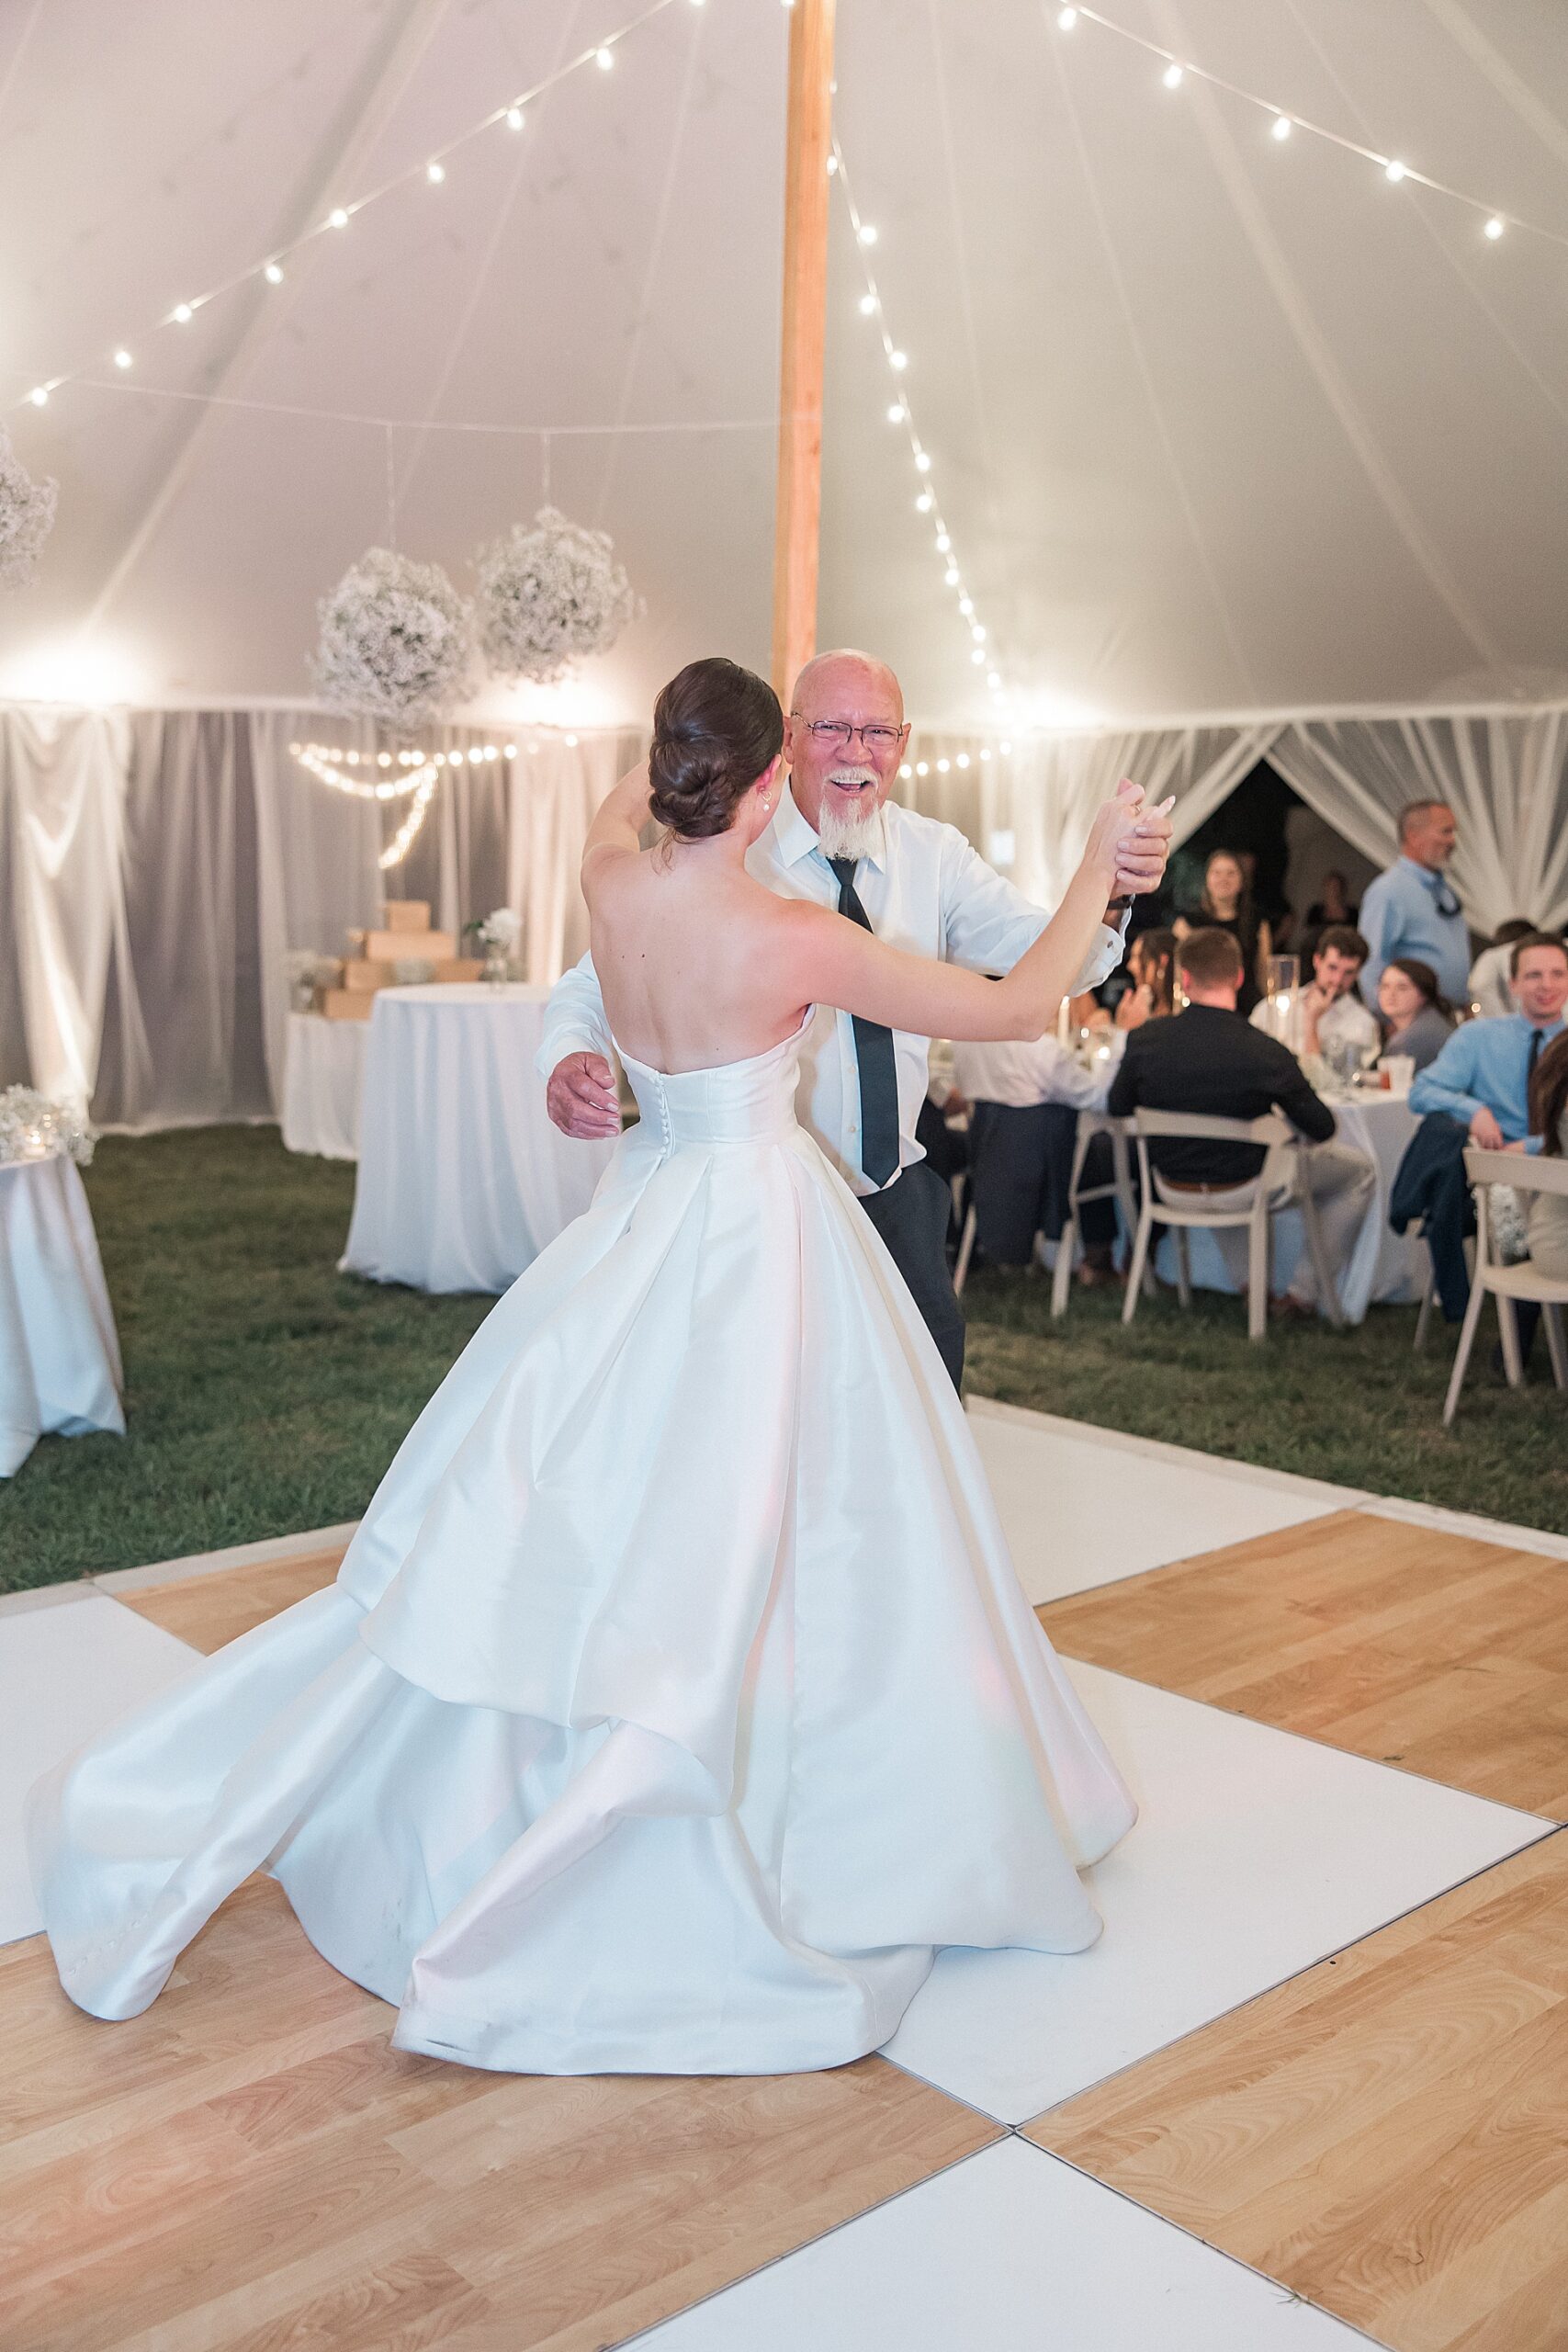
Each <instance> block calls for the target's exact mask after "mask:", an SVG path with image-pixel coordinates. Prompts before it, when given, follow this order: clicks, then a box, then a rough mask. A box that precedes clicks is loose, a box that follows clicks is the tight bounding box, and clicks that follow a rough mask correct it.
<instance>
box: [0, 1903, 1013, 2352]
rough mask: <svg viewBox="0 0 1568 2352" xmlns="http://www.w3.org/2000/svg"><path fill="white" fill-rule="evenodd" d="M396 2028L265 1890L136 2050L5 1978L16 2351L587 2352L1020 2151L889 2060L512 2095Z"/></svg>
mask: <svg viewBox="0 0 1568 2352" xmlns="http://www.w3.org/2000/svg"><path fill="white" fill-rule="evenodd" d="M391 2022H392V2011H391V2010H390V2009H389V2008H388V2007H386V2005H385V2004H384V2003H382V2002H380V2001H378V2000H376V1999H374V1998H373V1997H372V1996H370V1995H369V1994H367V1993H365V1992H362V1991H361V1990H360V1989H359V1988H358V1987H357V1986H356V1985H350V1984H348V1983H347V1982H346V1980H345V1979H344V1978H343V1977H341V1976H339V1975H337V1974H336V1973H335V1972H334V1971H333V1969H331V1968H329V1967H328V1966H327V1963H326V1962H324V1961H323V1960H321V1958H320V1956H319V1955H318V1954H317V1953H316V1952H315V1951H313V1950H312V1949H311V1947H310V1944H309V1943H308V1942H307V1941H306V1939H305V1937H304V1935H303V1934H302V1933H301V1931H300V1929H299V1927H298V1925H297V1924H296V1922H295V1920H294V1918H293V1915H292V1914H291V1913H290V1911H289V1910H288V1905H287V1903H286V1902H285V1900H284V1898H283V1895H282V1893H281V1891H280V1890H279V1889H278V1888H276V1887H275V1886H273V1885H272V1884H271V1883H270V1882H268V1881H265V1880H263V1879H260V1878H256V1879H253V1880H251V1881H249V1882H248V1883H247V1884H246V1885H245V1886H244V1887H243V1888H242V1889H241V1890H240V1892H239V1893H238V1894H236V1895H235V1896H234V1897H233V1898H232V1900H231V1902H230V1903H228V1904H226V1905H224V1907H223V1909H222V1910H221V1911H220V1913H219V1915H218V1917H216V1918H215V1919H214V1920H213V1921H212V1923H211V1924H210V1926H209V1928H207V1929H206V1930H205V1932H204V1933H203V1934H202V1935H201V1936H200V1937H198V1938H197V1940H196V1942H195V1943H194V1944H193V1945H192V1946H191V1947H190V1949H189V1951H187V1952H186V1954H185V1955H184V1957H183V1959H182V1961H181V1962H180V1965H179V1967H178V1969H177V1970H176V1972H175V1975H174V1977H172V1978H171V1980H170V1983H169V1985H168V1986H167V1988H166V1989H165V1991H164V1993H163V1994H162V1995H161V1996H160V1997H159V1999H158V2000H157V2001H156V2002H155V2003H154V2005H153V2006H152V2008H151V2009H150V2010H148V2011H147V2013H146V2014H145V2015H144V2016H143V2017H141V2018H133V2019H131V2020H130V2021H129V2022H127V2023H124V2024H119V2025H106V2024H103V2023H101V2022H99V2021H98V2020H96V2019H95V2018H87V2017H85V2016H83V2015H82V2013H81V2012H80V2011H78V2010H76V2009H73V2007H71V2006H70V2004H69V2003H68V2002H67V2001H66V1999H65V1997H64V1996H63V1994H62V1992H61V1990H60V1988H59V1985H58V1984H57V1982H56V1980H55V1976H54V1970H53V1965H52V1962H51V1959H50V1956H49V1951H48V1948H47V1946H46V1945H45V1943H44V1941H43V1939H41V1938H33V1939H29V1940H28V1941H27V1942H25V1943H18V1944H15V1945H12V1946H10V1947H8V1948H6V1950H5V1951H0V2344H4V2345H6V2346H16V2347H17V2352H21V2347H23V2346H26V2347H28V2352H44V2347H47V2352H143V2347H144V2348H145V2352H154V2347H155V2352H242V2347H243V2352H262V2347H264V2346H265V2347H268V2352H282V2347H285V2346H288V2347H299V2352H303V2348H304V2347H305V2346H317V2345H319V2346H323V2347H325V2346H332V2347H333V2352H349V2347H354V2346H366V2347H375V2352H390V2348H391V2347H394V2346H408V2347H410V2352H412V2347H414V2346H435V2345H441V2346H454V2347H457V2346H461V2347H463V2352H477V2347H479V2346H486V2347H494V2352H545V2348H546V2347H547V2352H598V2347H600V2346H609V2345H614V2344H618V2343H620V2342H622V2341H623V2340H624V2339H625V2338H626V2336H627V2335H631V2334H633V2333H635V2332H636V2331H637V2329H640V2328H643V2327H647V2326H649V2325H651V2324H653V2323H654V2322H656V2321H658V2320H660V2319H663V2318H667V2317H669V2316H670V2315H671V2313H673V2312H677V2311H681V2310H683V2309H684V2308H685V2307H686V2306H687V2305H688V2304H690V2303H692V2302H694V2301H697V2300H698V2299H699V2298H700V2297H702V2296H704V2295H706V2294H709V2293H712V2292H713V2291H715V2290H716V2289H717V2288H719V2287H722V2286H726V2285H728V2284H729V2283H730V2282H731V2281H733V2280H734V2279H736V2278H741V2277H743V2276H744V2275H745V2274H746V2273H747V2272H748V2271H750V2270H754V2269H756V2268H757V2267H759V2266H760V2265H761V2264H762V2263H765V2262H769V2261H772V2260H773V2259H774V2258H775V2257H776V2256H779V2255H782V2254H784V2253H787V2252H789V2251H790V2250H792V2249H793V2248H794V2247H795V2246H797V2245H803V2244H804V2243H805V2242H806V2241H807V2239H809V2238H811V2237H815V2236H817V2235H818V2234H819V2233H821V2232H822V2231H824V2230H827V2229H830V2228H833V2227H835V2226H836V2225H837V2224H838V2223H840V2222H843V2221H846V2220H848V2219H850V2218H851V2217H852V2215H854V2214H856V2213H859V2212H862V2211H864V2210H865V2209H866V2208H867V2207H869V2206H871V2205H874V2204H875V2203H878V2202H879V2201H880V2200H881V2199H884V2198H886V2197H889V2196H892V2195H894V2194H896V2193H897V2191H899V2190H901V2189H904V2188H910V2187H912V2186H913V2185H914V2184H915V2183H916V2182H917V2181H920V2180H924V2179H927V2178H929V2177H931V2175H932V2174H933V2173H935V2172H938V2171H940V2170H941V2169H942V2167H943V2166H944V2165H949V2164H951V2163H953V2162H954V2161H956V2159H958V2158H959V2157H961V2156H964V2155H968V2154H972V2153H973V2152H974V2151H975V2150H976V2149H978V2148H981V2147H984V2146H986V2145H987V2144H988V2143H991V2142H992V2141H994V2140H997V2139H998V2138H1000V2137H1001V2136H1002V2134H1001V2131H1000V2130H999V2127H998V2126H997V2125H995V2124H993V2123H991V2122H990V2121H989V2120H987V2119H986V2118H984V2117H981V2116H978V2115H976V2114H975V2113H974V2112H973V2111H972V2110H971V2109H967V2108H964V2107H962V2106H960V2105H959V2104H958V2103H957V2102H956V2101H955V2100H952V2099H949V2098H944V2097H943V2096H942V2094H941V2093H940V2092H937V2091H933V2090H931V2089H930V2088H929V2087H928V2086H926V2085H925V2084H923V2083H919V2082H916V2081H915V2080H914V2079H913V2078H912V2077H911V2076H909V2075H905V2074H902V2073H900V2072H899V2071H898V2069H897V2068H896V2067H893V2066H889V2065H888V2064H886V2061H884V2060H882V2059H879V2058H868V2059H863V2060H861V2061H860V2062H859V2063H858V2064H855V2065H852V2066H844V2067H840V2068H837V2069H835V2070H834V2071H832V2072H830V2073H823V2074H810V2075H781V2076H777V2077H746V2076H737V2077H734V2078H723V2077H719V2078H710V2079H704V2080H687V2079H683V2078H680V2077H661V2076H655V2075H604V2076H596V2077H592V2078H581V2079H572V2078H553V2077H542V2076H520V2075H493V2074H488V2073H483V2072H479V2071H477V2070H473V2069H469V2068H466V2067H461V2066H455V2065H446V2064H442V2063H441V2062H440V2061H438V2060H435V2059H430V2058H423V2057H414V2056H411V2055H408V2054H406V2053H404V2052H397V2051H394V2050H392V2049H391V2048H390V2047H389V2040H388V2037H389V2031H390V2028H391Z"/></svg>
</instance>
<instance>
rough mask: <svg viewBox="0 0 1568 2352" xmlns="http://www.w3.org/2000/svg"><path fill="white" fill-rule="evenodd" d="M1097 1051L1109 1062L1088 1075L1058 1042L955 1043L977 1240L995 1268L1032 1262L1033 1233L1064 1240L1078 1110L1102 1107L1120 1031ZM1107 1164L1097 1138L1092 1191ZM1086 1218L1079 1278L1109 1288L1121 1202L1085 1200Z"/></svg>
mask: <svg viewBox="0 0 1568 2352" xmlns="http://www.w3.org/2000/svg"><path fill="white" fill-rule="evenodd" d="M1101 1051H1102V1052H1103V1054H1104V1059H1103V1060H1100V1059H1096V1061H1095V1062H1094V1063H1093V1064H1092V1065H1091V1066H1090V1067H1089V1069H1085V1068H1084V1066H1083V1064H1082V1063H1081V1062H1079V1061H1078V1060H1077V1057H1076V1056H1075V1055H1073V1054H1070V1053H1069V1052H1068V1051H1067V1049H1066V1046H1061V1045H1058V1044H1057V1042H1056V1040H1055V1037H1040V1038H1037V1039H1036V1040H1035V1041H1034V1043H1033V1044H1032V1045H1014V1044H1004V1045H957V1046H954V1047H953V1079H954V1082H955V1084H956V1085H957V1086H958V1087H959V1088H960V1090H961V1091H963V1092H964V1094H965V1095H967V1097H968V1098H969V1103H970V1114H969V1187H970V1192H969V1197H970V1199H971V1200H972V1201H973V1203H974V1204H975V1242H976V1248H977V1249H978V1250H980V1251H981V1253H982V1255H983V1256H984V1257H986V1258H987V1260H988V1261H990V1263H991V1264H993V1265H997V1266H1027V1265H1028V1264H1030V1262H1031V1261H1032V1258H1033V1256H1034V1237H1035V1235H1036V1234H1037V1233H1043V1234H1044V1235H1045V1236H1046V1237H1047V1238H1048V1239H1050V1240H1052V1241H1055V1240H1058V1239H1059V1238H1060V1237H1061V1233H1062V1228H1063V1227H1064V1225H1065V1224H1066V1217H1067V1187H1068V1184H1069V1182H1070V1181H1071V1177H1072V1168H1073V1152H1074V1148H1075V1147H1076V1145H1077V1125H1078V1113H1079V1112H1080V1111H1103V1109H1104V1108H1105V1094H1106V1089H1107V1087H1108V1086H1109V1085H1110V1082H1111V1070H1112V1069H1114V1067H1115V1065H1116V1062H1117V1060H1118V1058H1119V1057H1120V1055H1121V1051H1122V1040H1121V1038H1120V1037H1119V1036H1117V1035H1116V1034H1115V1032H1114V1031H1112V1030H1109V1029H1108V1030H1107V1031H1106V1032H1105V1033H1104V1043H1103V1046H1102V1047H1101ZM1111 1168H1112V1162H1111V1145H1110V1141H1109V1139H1108V1138H1107V1137H1106V1136H1096V1137H1095V1138H1094V1140H1093V1142H1092V1143H1091V1144H1090V1146H1089V1152H1088V1155H1087V1156H1086V1158H1085V1161H1084V1174H1083V1180H1082V1181H1083V1182H1084V1184H1085V1185H1086V1187H1089V1186H1098V1185H1100V1184H1102V1183H1104V1184H1108V1183H1109V1182H1111ZM1081 1214H1082V1224H1081V1228H1080V1230H1081V1237H1082V1240H1083V1245H1084V1261H1083V1264H1082V1266H1081V1267H1080V1268H1079V1270H1078V1272H1079V1279H1080V1281H1082V1282H1084V1283H1086V1284H1093V1283H1097V1282H1112V1281H1114V1280H1115V1273H1114V1269H1113V1266H1112V1253H1113V1250H1114V1247H1115V1241H1116V1206H1115V1204H1114V1202H1112V1201H1108V1200H1106V1201H1087V1202H1086V1203H1085V1204H1084V1206H1083V1210H1082V1213H1081Z"/></svg>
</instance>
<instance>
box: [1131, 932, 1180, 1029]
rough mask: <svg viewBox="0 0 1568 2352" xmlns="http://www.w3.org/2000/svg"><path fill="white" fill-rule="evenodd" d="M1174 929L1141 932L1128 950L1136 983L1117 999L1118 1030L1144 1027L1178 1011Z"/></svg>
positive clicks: (1176, 944) (1175, 937)
mask: <svg viewBox="0 0 1568 2352" xmlns="http://www.w3.org/2000/svg"><path fill="white" fill-rule="evenodd" d="M1178 945H1179V942H1178V939H1177V935H1176V933H1175V932H1174V931H1163V930H1154V931H1141V932H1139V933H1138V935H1137V937H1136V939H1134V942H1133V944H1132V945H1131V946H1130V947H1129V948H1128V950H1127V968H1128V970H1129V971H1130V972H1131V973H1132V975H1133V985H1132V987H1131V988H1130V989H1124V990H1123V991H1122V995H1121V996H1120V997H1119V998H1118V999H1117V1003H1116V1013H1115V1021H1116V1026H1117V1028H1118V1029H1141V1028H1142V1027H1143V1025H1144V1023H1145V1021H1157V1020H1159V1019H1160V1018H1161V1017H1162V1016H1163V1015H1165V1014H1166V1013H1170V1012H1175V1011H1176V1001H1175V999H1176V950H1177V947H1178Z"/></svg>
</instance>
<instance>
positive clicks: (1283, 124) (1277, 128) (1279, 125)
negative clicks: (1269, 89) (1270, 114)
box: [1269, 114, 1292, 139]
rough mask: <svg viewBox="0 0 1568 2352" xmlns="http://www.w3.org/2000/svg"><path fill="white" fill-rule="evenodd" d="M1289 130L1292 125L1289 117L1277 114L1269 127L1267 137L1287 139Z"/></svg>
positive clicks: (1289, 133)
mask: <svg viewBox="0 0 1568 2352" xmlns="http://www.w3.org/2000/svg"><path fill="white" fill-rule="evenodd" d="M1291 130H1292V123H1291V118H1290V116H1289V115H1288V114H1277V115H1276V116H1275V117H1274V120H1273V122H1272V124H1271V125H1270V127H1269V137H1270V138H1271V139H1288V138H1289V137H1290V135H1291Z"/></svg>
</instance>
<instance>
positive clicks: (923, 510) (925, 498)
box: [915, 490, 936, 515]
mask: <svg viewBox="0 0 1568 2352" xmlns="http://www.w3.org/2000/svg"><path fill="white" fill-rule="evenodd" d="M935 504H936V501H935V499H934V498H933V497H932V496H931V492H930V491H929V490H922V491H921V492H920V494H919V498H917V499H916V501H915V512H916V514H917V515H929V514H930V513H931V508H932V507H933V506H934V505H935Z"/></svg>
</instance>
